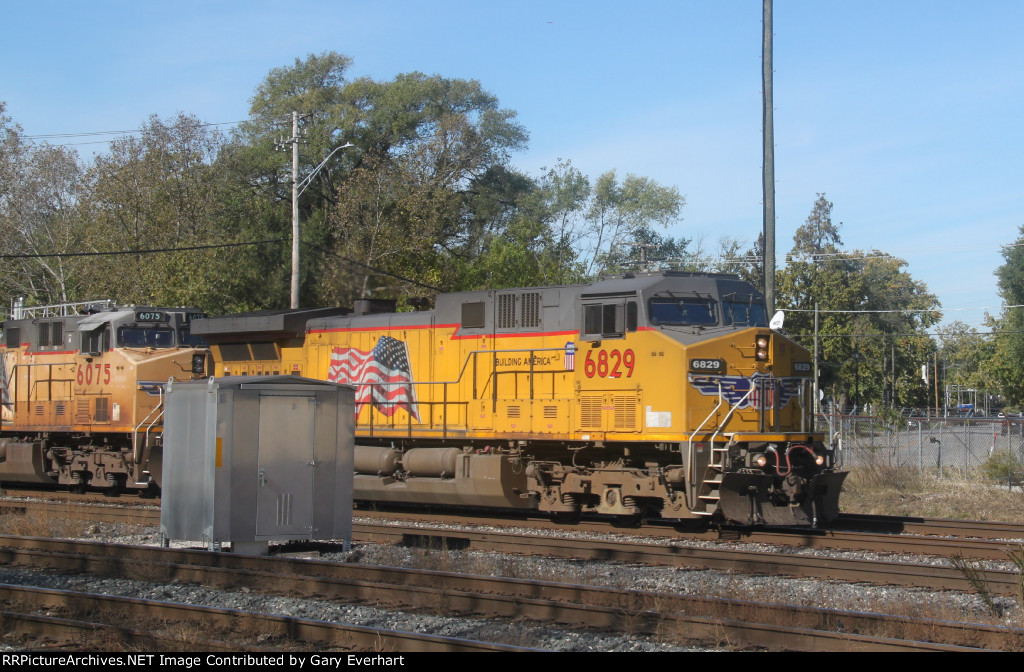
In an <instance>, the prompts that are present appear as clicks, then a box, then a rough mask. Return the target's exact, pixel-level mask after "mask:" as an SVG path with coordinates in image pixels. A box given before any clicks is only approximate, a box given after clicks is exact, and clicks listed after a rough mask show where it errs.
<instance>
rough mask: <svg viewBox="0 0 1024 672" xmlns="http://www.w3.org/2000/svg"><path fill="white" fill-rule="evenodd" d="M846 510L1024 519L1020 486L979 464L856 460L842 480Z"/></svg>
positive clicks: (842, 502)
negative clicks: (942, 467) (947, 469)
mask: <svg viewBox="0 0 1024 672" xmlns="http://www.w3.org/2000/svg"><path fill="white" fill-rule="evenodd" d="M839 508H840V510H842V511H843V512H846V513H861V514H874V515H891V516H920V517H924V518H960V519H965V520H998V521H1011V522H1013V521H1019V522H1024V491H1022V490H1021V489H1020V488H1013V489H1012V490H1011V489H1008V488H1007V487H1006V486H1005V485H1001V484H999V483H998V482H997V481H994V480H992V479H991V478H987V477H986V476H985V475H984V473H983V472H982V471H981V470H978V471H976V472H971V473H968V474H966V475H965V474H963V473H955V474H949V473H947V474H943V475H941V476H940V475H938V474H936V473H934V472H925V473H924V474H919V473H918V471H917V470H916V469H914V468H911V467H884V466H880V465H866V466H857V467H853V468H851V469H850V475H849V476H848V477H847V479H846V483H845V484H844V485H843V494H842V495H841V496H840V498H839Z"/></svg>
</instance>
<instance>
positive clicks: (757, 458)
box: [751, 454, 768, 467]
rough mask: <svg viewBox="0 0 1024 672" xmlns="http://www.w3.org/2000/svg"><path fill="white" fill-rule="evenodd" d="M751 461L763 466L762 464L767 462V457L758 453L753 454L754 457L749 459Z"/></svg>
mask: <svg viewBox="0 0 1024 672" xmlns="http://www.w3.org/2000/svg"><path fill="white" fill-rule="evenodd" d="M751 462H753V463H754V464H756V465H757V466H759V467H763V466H764V465H766V464H768V458H767V457H766V456H764V455H761V454H758V455H754V457H753V459H752V460H751Z"/></svg>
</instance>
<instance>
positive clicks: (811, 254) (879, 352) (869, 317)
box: [777, 194, 941, 406]
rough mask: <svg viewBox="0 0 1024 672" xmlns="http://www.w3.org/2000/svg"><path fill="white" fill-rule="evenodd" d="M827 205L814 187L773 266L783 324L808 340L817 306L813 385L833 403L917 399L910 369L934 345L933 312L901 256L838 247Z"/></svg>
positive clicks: (923, 395)
mask: <svg viewBox="0 0 1024 672" xmlns="http://www.w3.org/2000/svg"><path fill="white" fill-rule="evenodd" d="M832 208H833V204H832V203H831V202H830V201H829V200H828V199H827V198H826V197H825V195H824V194H818V197H817V199H816V200H815V203H814V206H813V208H812V209H811V213H810V214H809V215H808V217H807V220H806V221H805V223H804V225H803V226H801V227H800V228H799V229H797V232H796V234H795V236H794V238H793V248H792V250H791V252H790V253H789V255H788V256H787V264H786V266H785V268H784V269H782V270H781V271H780V272H779V276H778V280H777V287H778V291H779V296H780V299H781V300H780V305H781V306H784V307H786V308H788V310H789V311H791V312H790V314H789V315H788V316H787V323H786V324H787V330H788V331H789V332H790V333H791V334H795V335H797V336H798V337H799V339H800V340H801V341H802V343H803V344H804V345H805V346H807V347H813V339H814V310H815V305H817V308H818V311H819V326H818V336H819V353H820V354H819V357H820V359H819V365H820V367H821V374H820V376H821V377H820V379H819V385H821V387H822V388H823V389H825V390H827V394H829V395H830V396H831V398H832V399H834V400H835V401H836V402H838V403H840V404H844V405H845V404H846V403H857V404H858V405H860V406H863V405H864V404H865V403H876V404H877V403H884V404H886V405H895V406H901V405H907V406H910V405H924V404H925V403H926V400H927V390H925V389H924V387H923V386H922V384H921V383H920V380H919V377H918V376H917V375H916V372H917V371H919V370H920V365H921V364H923V363H925V362H926V361H927V357H928V356H929V354H930V353H931V352H932V350H933V349H934V344H933V342H932V341H931V339H930V337H929V336H927V331H926V330H927V328H928V327H930V326H932V325H934V324H936V323H937V322H938V321H939V319H940V318H941V315H940V313H939V312H937V309H938V306H939V303H938V300H937V299H936V297H935V296H934V295H933V294H931V293H929V292H928V290H927V287H926V286H925V285H924V283H921V282H919V281H916V280H914V279H913V278H912V277H911V276H910V274H909V273H908V272H907V271H905V270H904V267H905V266H906V264H907V262H906V261H904V260H903V259H898V258H896V257H892V256H889V255H887V254H885V253H883V252H880V251H878V250H871V251H870V252H867V253H865V252H861V251H857V250H855V251H852V252H846V251H844V250H843V246H842V239H841V237H840V233H839V230H840V227H841V224H836V223H834V222H833V221H832Z"/></svg>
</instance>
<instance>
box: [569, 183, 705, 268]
mask: <svg viewBox="0 0 1024 672" xmlns="http://www.w3.org/2000/svg"><path fill="white" fill-rule="evenodd" d="M685 204H686V198H685V197H684V196H682V195H681V194H680V193H679V190H678V189H677V188H676V187H664V186H662V185H660V184H658V183H657V182H655V181H654V180H652V179H650V178H647V177H639V176H637V175H627V176H626V179H625V180H623V181H622V182H621V183H620V182H619V181H618V179H617V178H616V176H615V171H614V170H611V171H608V172H606V173H604V174H603V175H601V176H600V177H598V178H597V180H596V181H595V183H594V188H593V192H592V198H591V201H590V207H589V209H588V211H587V220H588V222H589V224H590V230H589V232H588V234H589V235H588V237H587V243H588V244H587V246H586V247H585V248H584V250H583V255H584V256H583V263H584V269H585V273H586V274H587V275H591V276H592V275H597V274H600V273H601V272H603V271H605V270H611V271H614V270H616V267H619V266H621V260H622V259H623V258H628V257H629V254H628V252H626V253H624V252H623V250H622V249H621V248H622V247H623V246H628V245H629V244H631V243H632V244H636V245H646V244H652V243H649V242H645V241H652V240H653V236H651V235H650V233H651V232H652V229H653V226H654V225H660V226H662V227H663V228H665V227H668V226H669V225H670V224H672V223H674V222H675V221H676V220H677V219H678V217H679V213H680V211H681V210H682V209H683V206H684V205H685ZM661 242H662V243H663V244H664V243H666V241H664V240H662V241H661ZM667 242H668V247H669V250H668V251H672V252H678V251H679V249H678V246H679V244H680V243H679V242H678V241H667ZM683 246H684V247H685V244H683Z"/></svg>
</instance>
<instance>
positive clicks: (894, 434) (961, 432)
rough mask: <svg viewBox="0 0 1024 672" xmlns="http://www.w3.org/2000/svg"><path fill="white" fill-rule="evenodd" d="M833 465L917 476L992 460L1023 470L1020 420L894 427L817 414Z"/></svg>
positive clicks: (913, 421) (935, 421)
mask: <svg viewBox="0 0 1024 672" xmlns="http://www.w3.org/2000/svg"><path fill="white" fill-rule="evenodd" d="M816 422H817V427H818V430H819V431H824V432H827V435H828V437H830V440H829V443H831V444H832V447H833V448H835V449H836V455H837V460H838V466H840V467H842V468H845V469H849V468H851V467H856V466H865V465H871V466H875V465H878V464H879V463H880V462H881V463H883V464H885V465H886V466H889V467H899V468H914V469H917V470H918V472H919V473H924V472H925V471H928V472H931V473H938V474H943V473H957V474H960V475H966V473H967V472H969V471H971V470H974V469H976V468H978V467H981V466H983V465H985V463H986V462H987V461H988V460H989V458H990V457H992V456H994V455H996V456H998V457H1000V458H1003V459H1004V460H1005V459H1007V458H1010V461H1011V463H1012V461H1016V465H1017V466H1016V469H1015V470H1016V471H1024V418H920V417H911V418H904V419H902V420H900V421H899V422H898V423H897V424H896V425H892V424H889V423H887V422H885V421H883V420H881V419H879V418H876V417H871V416H862V415H838V414H837V415H825V414H822V415H819V416H818V417H817V419H816Z"/></svg>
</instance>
